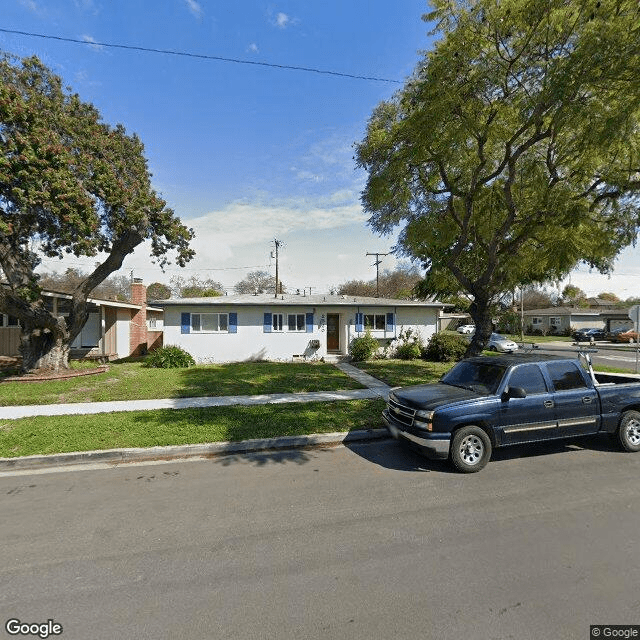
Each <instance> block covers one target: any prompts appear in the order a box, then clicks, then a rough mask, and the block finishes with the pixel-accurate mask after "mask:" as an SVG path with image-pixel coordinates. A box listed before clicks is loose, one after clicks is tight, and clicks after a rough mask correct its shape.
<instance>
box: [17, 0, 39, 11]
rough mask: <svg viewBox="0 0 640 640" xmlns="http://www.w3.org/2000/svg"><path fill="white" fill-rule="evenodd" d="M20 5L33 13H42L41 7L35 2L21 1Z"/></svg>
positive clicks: (31, 0)
mask: <svg viewBox="0 0 640 640" xmlns="http://www.w3.org/2000/svg"><path fill="white" fill-rule="evenodd" d="M20 4H21V5H22V6H23V7H24V8H25V9H29V11H32V12H33V13H40V7H39V6H38V5H37V4H36V3H35V0H20Z"/></svg>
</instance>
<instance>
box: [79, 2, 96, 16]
mask: <svg viewBox="0 0 640 640" xmlns="http://www.w3.org/2000/svg"><path fill="white" fill-rule="evenodd" d="M75 5H76V7H77V8H78V9H82V10H83V11H90V12H92V13H94V14H95V13H98V7H97V6H96V4H95V2H94V0H75Z"/></svg>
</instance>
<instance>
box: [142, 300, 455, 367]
mask: <svg viewBox="0 0 640 640" xmlns="http://www.w3.org/2000/svg"><path fill="white" fill-rule="evenodd" d="M154 304H155V305H157V306H158V307H161V308H163V309H164V344H165V345H177V346H179V347H182V348H183V349H184V350H185V351H187V352H189V353H190V354H191V355H192V356H193V357H194V359H195V360H196V361H198V362H238V361H250V360H279V361H291V360H296V359H298V358H308V359H319V358H327V357H339V356H344V355H347V354H348V353H349V344H350V342H351V340H352V339H353V338H355V337H356V336H362V335H364V333H365V331H366V329H367V328H369V329H370V330H371V333H372V335H373V336H374V337H376V338H378V340H379V341H380V343H381V345H385V344H388V343H389V342H391V341H392V340H393V339H395V338H397V337H398V336H399V334H400V332H401V331H403V330H406V329H412V330H413V331H414V332H416V333H415V334H414V335H416V334H417V333H419V334H420V335H421V337H422V339H423V340H425V341H427V340H428V339H429V338H430V337H431V335H432V334H433V333H435V332H436V331H437V328H438V317H439V314H440V311H441V310H442V309H443V307H445V306H447V305H444V304H443V303H440V302H422V301H414V300H392V299H383V298H367V297H359V296H355V297H354V296H341V295H292V294H278V295H277V297H274V295H273V294H270V295H266V294H259V295H233V296H220V297H217V298H181V299H175V300H159V301H155V302H154Z"/></svg>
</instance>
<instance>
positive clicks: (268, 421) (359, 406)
mask: <svg viewBox="0 0 640 640" xmlns="http://www.w3.org/2000/svg"><path fill="white" fill-rule="evenodd" d="M384 406H385V403H384V401H383V400H352V401H345V402H309V403H302V404H289V405H286V404H280V405H272V404H271V405H258V406H250V407H212V408H205V409H175V410H172V409H163V410H157V411H135V412H127V413H107V414H99V415H82V416H75V415H74V416H38V417H35V418H23V419H21V420H7V421H4V422H0V457H5V458H10V457H16V456H28V455H36V454H49V453H65V452H72V451H93V450H99V449H113V448H120V447H153V446H167V445H179V444H198V443H207V442H226V441H240V440H248V439H252V438H273V437H277V436H293V435H304V434H311V433H331V432H334V431H352V430H355V429H375V428H381V427H382V426H383V425H382V420H381V418H380V414H381V413H382V410H383V409H384Z"/></svg>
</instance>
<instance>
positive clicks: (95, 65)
mask: <svg viewBox="0 0 640 640" xmlns="http://www.w3.org/2000/svg"><path fill="white" fill-rule="evenodd" d="M2 4H3V11H2V18H1V19H0V28H4V29H12V30H19V31H26V32H32V33H39V34H45V35H50V36H58V37H61V38H69V39H77V40H83V41H85V42H87V43H96V42H97V43H100V42H102V43H113V44H121V45H130V46H139V47H144V48H152V49H169V50H174V51H183V52H190V53H193V54H200V55H205V56H219V57H225V58H234V59H242V60H247V61H254V62H267V63H270V64H274V65H291V66H300V67H310V68H315V69H322V70H331V71H338V72H342V73H346V74H352V75H361V76H375V77H378V78H386V79H390V80H398V81H404V80H405V79H406V78H407V77H408V76H409V75H410V74H411V72H412V70H413V68H414V66H415V64H416V63H417V61H418V59H419V57H420V56H419V52H420V51H421V50H425V49H427V48H429V38H428V36H427V32H428V25H427V24H425V23H424V22H423V21H422V20H421V15H422V14H423V13H425V12H426V11H427V10H428V6H427V3H426V1H425V0H393V1H392V2H389V1H388V0H385V1H384V2H383V1H381V0H341V1H340V0H338V1H336V0H325V2H322V3H317V2H302V1H296V0H283V1H282V2H280V1H276V2H263V1H258V0H217V1H216V2H213V0H161V1H152V0H3V3H2ZM0 49H2V50H4V51H8V52H11V53H14V54H16V55H19V56H27V55H32V54H36V55H38V56H39V57H40V58H41V59H42V60H43V61H44V62H45V63H46V64H47V65H48V66H49V67H51V68H52V69H53V70H54V71H55V72H56V73H58V74H59V75H61V76H62V77H63V79H64V80H65V82H66V84H68V85H69V86H71V87H72V89H73V90H74V91H76V92H78V93H79V94H80V96H81V97H82V98H83V99H84V100H87V101H89V102H92V103H93V104H95V106H96V107H97V108H98V109H99V110H100V112H101V113H102V115H103V118H104V120H105V121H107V122H109V123H111V124H116V123H122V124H123V125H124V126H125V127H126V128H127V130H128V131H129V132H135V133H137V134H138V135H139V136H140V137H141V139H142V140H143V142H144V144H145V147H146V153H147V158H148V160H149V166H150V169H151V172H152V173H153V184H154V187H155V188H156V190H157V191H159V192H160V193H161V194H162V196H163V197H164V198H165V199H166V200H167V202H168V203H169V205H170V206H171V207H172V208H173V209H174V210H175V211H176V213H177V214H178V215H179V216H180V217H181V219H182V220H183V221H184V222H185V223H186V224H187V225H189V226H192V227H193V228H194V229H195V231H196V234H197V237H196V239H195V241H194V243H193V247H194V248H195V249H196V251H197V256H196V258H195V259H194V260H193V261H192V262H191V263H189V265H188V266H187V268H186V269H179V270H177V269H171V268H170V269H168V270H167V271H166V273H165V274H162V272H161V271H160V270H159V269H158V268H156V267H154V266H153V265H152V264H151V262H150V259H149V257H148V256H149V253H148V249H147V248H146V247H139V248H138V249H137V250H136V252H135V253H134V254H133V255H132V256H131V257H129V258H128V259H127V261H126V262H125V265H124V267H123V271H124V272H126V273H129V272H130V271H131V270H133V271H134V275H135V276H137V277H142V278H143V279H144V280H145V281H146V282H147V283H150V282H154V281H164V282H167V281H168V280H169V278H170V277H171V276H173V275H182V276H183V277H189V276H191V275H197V276H199V277H202V278H209V277H211V278H213V279H214V280H218V281H220V282H222V284H223V285H225V287H228V288H231V287H232V286H233V284H234V283H235V282H237V281H238V280H240V279H242V278H243V277H244V275H245V274H246V273H247V272H248V271H251V270H256V269H259V268H260V269H265V270H268V271H271V272H272V273H273V270H274V263H273V260H271V259H270V252H271V250H272V248H273V246H272V243H271V241H272V240H273V238H278V239H280V240H282V241H283V242H284V247H283V248H282V250H281V252H280V256H281V261H280V273H281V278H282V280H283V282H284V284H285V285H286V286H288V287H289V289H295V288H300V289H302V288H303V287H313V291H314V293H315V292H326V291H328V290H329V289H330V288H331V287H335V286H336V285H339V284H340V283H342V282H345V281H346V280H350V279H354V278H357V279H371V278H374V277H375V267H374V266H373V259H372V257H371V256H366V255H365V254H366V253H367V252H376V251H377V252H382V253H386V252H388V251H390V249H391V247H392V246H393V244H394V241H395V238H394V237H393V236H392V237H386V238H384V237H383V238H381V237H379V236H377V235H376V234H373V233H372V232H371V231H370V230H369V228H368V227H367V225H366V219H367V216H366V214H365V213H364V212H363V211H362V208H361V206H360V201H359V195H360V191H361V189H362V187H363V184H364V179H365V176H364V173H363V172H362V171H359V170H358V169H357V168H356V167H355V163H354V162H353V153H354V150H353V143H354V142H356V141H359V140H360V139H361V138H362V136H363V135H364V131H365V127H366V122H367V119H368V117H369V115H370V114H371V111H372V110H373V108H374V107H375V106H376V104H378V103H379V102H380V101H381V100H384V99H387V98H389V97H391V96H392V95H393V92H394V91H395V90H396V89H398V88H399V87H400V86H401V85H399V84H394V83H390V82H377V81H371V80H360V79H354V78H345V77H337V76H331V75H323V74H318V73H310V72H303V71H296V70H284V69H278V68H270V67H264V66H257V65H245V64H236V63H230V62H222V61H215V60H205V59H198V58H194V57H184V56H172V55H163V54H159V53H150V52H142V51H131V50H123V49H115V48H109V47H102V46H98V45H92V44H74V43H71V42H62V41H57V40H53V39H42V38H35V37H28V36H24V35H12V34H7V33H1V32H0ZM91 264H92V262H91V260H90V259H84V260H71V261H69V262H66V261H65V263H64V265H63V264H62V263H59V262H58V263H54V264H52V263H47V267H48V268H54V269H56V270H64V268H65V267H66V266H67V265H70V266H75V267H77V268H80V269H83V270H85V271H86V270H88V269H89V268H90V267H91ZM381 266H382V267H383V268H385V267H386V268H393V267H394V266H395V260H394V258H393V256H387V257H385V258H383V263H382V265H381ZM618 272H619V273H620V274H621V275H619V276H616V277H614V278H612V279H610V280H609V279H607V278H605V277H600V276H596V275H593V274H588V273H587V270H586V269H580V270H578V271H577V272H575V273H574V274H572V277H571V282H572V283H573V284H577V285H578V286H580V287H581V288H583V289H584V290H585V291H586V292H587V293H589V294H595V293H598V292H600V291H615V292H616V293H617V294H618V295H620V296H621V297H623V298H626V297H629V296H631V295H636V294H638V293H640V268H638V266H637V260H636V258H635V251H631V250H630V251H627V252H625V254H624V255H623V257H622V259H621V261H620V264H619V267H618Z"/></svg>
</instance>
